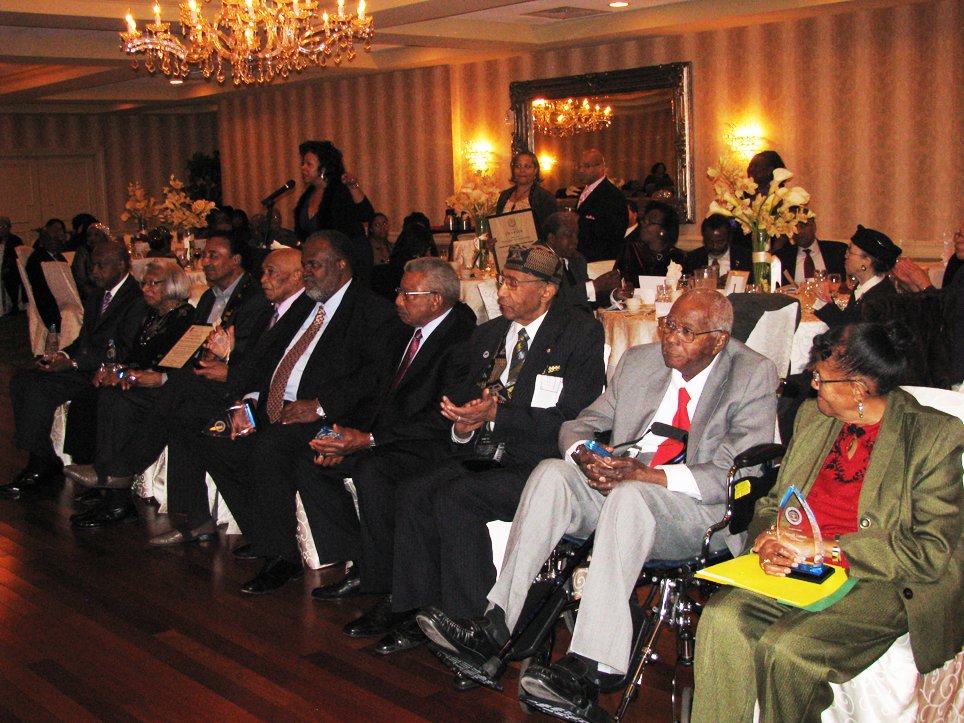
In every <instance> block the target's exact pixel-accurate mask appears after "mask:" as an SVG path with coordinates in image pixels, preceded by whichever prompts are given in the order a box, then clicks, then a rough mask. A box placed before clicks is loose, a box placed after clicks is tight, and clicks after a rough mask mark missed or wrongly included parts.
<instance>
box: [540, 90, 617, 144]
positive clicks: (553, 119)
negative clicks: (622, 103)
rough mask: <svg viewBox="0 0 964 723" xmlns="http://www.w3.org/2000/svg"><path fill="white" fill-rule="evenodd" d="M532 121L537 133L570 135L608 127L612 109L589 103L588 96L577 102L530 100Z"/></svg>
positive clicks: (571, 100) (611, 119)
mask: <svg viewBox="0 0 964 723" xmlns="http://www.w3.org/2000/svg"><path fill="white" fill-rule="evenodd" d="M532 121H533V125H534V126H535V129H536V130H537V131H538V132H539V133H544V134H546V135H550V136H571V135H573V134H575V133H588V132H589V131H595V130H599V129H601V128H608V127H609V125H610V124H611V123H612V122H613V109H612V108H609V107H606V108H600V107H599V106H598V105H597V106H593V105H590V103H589V99H588V98H583V100H582V103H577V102H576V101H575V100H573V99H572V98H568V99H567V100H545V99H543V98H538V99H537V100H534V101H532Z"/></svg>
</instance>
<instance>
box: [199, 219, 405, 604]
mask: <svg viewBox="0 0 964 723" xmlns="http://www.w3.org/2000/svg"><path fill="white" fill-rule="evenodd" d="M353 261H354V256H353V245H352V242H351V241H350V240H349V239H348V238H347V237H346V236H345V235H344V234H342V233H341V232H339V231H319V232H317V233H315V234H312V235H311V236H310V237H309V238H308V240H307V241H306V242H305V243H304V245H303V247H302V261H301V263H302V268H303V270H304V283H305V293H306V294H307V296H308V297H309V299H310V300H311V301H312V302H313V304H312V307H311V308H310V310H309V312H308V314H307V315H306V316H305V320H304V322H303V323H302V324H301V325H299V327H298V328H296V329H294V333H291V334H289V335H287V336H286V337H279V338H278V339H277V341H276V342H275V343H273V344H272V345H271V346H270V347H268V348H266V349H265V350H264V353H263V354H261V355H260V357H259V358H258V359H257V360H255V361H256V364H255V368H253V369H252V370H251V372H250V373H249V374H248V375H246V381H247V382H248V387H247V391H248V392H249V394H248V398H250V399H252V400H254V399H257V402H256V404H257V406H256V413H255V418H256V421H257V434H254V435H251V436H248V437H241V438H238V439H236V440H229V439H218V438H212V437H208V438H205V439H204V440H203V443H202V449H203V451H202V454H201V455H200V457H201V459H203V460H204V461H205V463H206V466H207V469H208V471H209V472H210V473H211V476H212V477H213V478H214V481H215V483H216V484H217V486H218V490H219V491H220V492H221V495H222V496H223V497H224V501H225V502H226V503H227V505H228V508H229V509H230V510H231V512H232V514H233V515H234V518H235V521H236V522H237V523H238V526H239V527H240V528H241V532H242V533H243V534H244V536H245V540H246V541H247V542H248V543H249V545H250V547H249V548H248V549H247V550H245V551H244V553H243V554H245V555H249V556H251V557H263V558H266V559H267V562H266V563H265V565H264V567H263V569H262V570H261V572H260V573H259V574H258V575H257V576H256V577H255V578H254V579H252V580H250V581H249V582H247V583H245V584H244V585H243V586H242V587H241V590H242V591H243V592H246V593H249V594H252V595H263V594H266V593H270V592H274V591H275V590H277V589H279V588H280V587H282V586H284V585H285V584H287V583H288V582H290V581H291V580H294V579H297V578H300V577H301V576H302V575H303V574H304V568H303V567H302V563H301V553H300V551H299V549H298V543H297V540H296V538H295V529H296V527H297V522H296V518H295V495H296V493H297V492H299V491H300V490H301V482H300V478H299V477H298V475H297V469H298V467H299V464H302V463H304V462H305V461H307V462H309V463H310V461H311V459H312V456H313V454H314V453H313V452H312V450H311V448H310V447H309V446H308V443H309V442H310V441H311V440H312V439H313V438H314V436H315V435H316V434H317V433H318V431H319V430H320V429H321V428H322V427H323V426H326V425H331V424H333V423H338V424H340V425H342V426H345V427H351V428H353V429H366V428H368V425H370V424H371V419H372V417H373V416H374V414H375V412H376V410H377V406H376V404H377V401H378V400H379V399H381V398H382V397H383V395H384V393H385V392H386V391H387V389H388V386H389V383H390V382H391V379H392V375H393V373H394V371H395V370H394V366H393V365H392V362H390V361H388V360H389V359H390V358H391V357H392V353H391V350H393V349H395V348H396V347H397V344H398V341H397V339H398V337H399V335H401V334H404V333H405V331H404V330H405V326H404V325H403V324H402V322H401V321H399V319H398V315H397V314H396V313H395V311H394V309H392V307H391V305H390V304H388V303H386V302H385V301H384V300H383V299H379V298H378V297H376V296H374V295H373V294H371V293H370V292H369V291H367V290H366V289H363V288H361V287H360V286H359V285H358V284H357V283H356V282H354V281H353V272H352V268H353V267H352V263H353ZM406 336H407V334H406ZM312 499H313V498H312V496H311V495H310V494H307V492H306V493H305V494H303V500H304V502H305V505H306V508H307V510H308V513H309V517H311V516H313V514H314V513H315V512H316V511H315V510H314V509H312V508H311V500H312Z"/></svg>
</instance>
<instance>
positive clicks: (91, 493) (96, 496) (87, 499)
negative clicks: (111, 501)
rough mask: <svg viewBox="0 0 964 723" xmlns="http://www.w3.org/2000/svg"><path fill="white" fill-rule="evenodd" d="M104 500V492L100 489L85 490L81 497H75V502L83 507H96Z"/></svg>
mask: <svg viewBox="0 0 964 723" xmlns="http://www.w3.org/2000/svg"><path fill="white" fill-rule="evenodd" d="M103 498H104V491H103V490H99V489H89V490H84V491H83V492H81V493H80V494H79V495H74V502H76V503H78V504H81V505H95V504H97V503H98V502H100V501H101V500H102V499H103Z"/></svg>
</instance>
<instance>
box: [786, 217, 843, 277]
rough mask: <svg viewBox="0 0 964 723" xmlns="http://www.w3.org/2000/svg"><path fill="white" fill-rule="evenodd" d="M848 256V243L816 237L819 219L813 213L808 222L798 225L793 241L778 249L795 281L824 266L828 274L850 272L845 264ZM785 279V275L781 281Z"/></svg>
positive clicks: (788, 272)
mask: <svg viewBox="0 0 964 723" xmlns="http://www.w3.org/2000/svg"><path fill="white" fill-rule="evenodd" d="M846 256H847V244H845V243H840V242H839V241H818V240H817V220H816V218H814V217H813V216H811V217H810V218H809V219H808V220H807V222H806V223H801V224H799V225H798V226H797V232H796V233H795V234H793V243H792V244H787V245H786V246H784V247H783V248H782V249H780V250H779V251H777V258H779V259H780V265H781V266H782V267H783V270H784V271H785V272H786V273H787V274H789V275H790V278H792V279H793V282H794V283H795V284H800V283H801V282H802V281H803V280H804V279H809V278H812V277H813V275H814V272H815V271H819V270H821V269H825V270H826V271H827V273H828V274H840V276H841V277H843V276H844V275H845V274H846V273H847V271H846V269H845V268H844V260H845V259H846ZM786 280H787V279H786V276H785V275H784V277H783V279H782V281H784V282H785V281H786Z"/></svg>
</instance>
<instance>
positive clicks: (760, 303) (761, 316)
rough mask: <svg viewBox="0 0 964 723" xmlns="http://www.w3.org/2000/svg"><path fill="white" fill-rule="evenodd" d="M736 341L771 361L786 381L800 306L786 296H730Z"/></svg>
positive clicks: (733, 333)
mask: <svg viewBox="0 0 964 723" xmlns="http://www.w3.org/2000/svg"><path fill="white" fill-rule="evenodd" d="M727 298H728V299H729V300H730V303H731V304H733V332H732V335H733V338H734V339H738V340H739V341H742V342H743V343H744V344H746V345H747V346H748V347H750V348H751V349H752V350H753V351H755V352H757V353H758V354H762V355H763V356H765V357H766V358H767V359H770V360H771V361H772V362H773V364H774V366H776V368H777V374H778V375H779V376H780V377H781V378H783V377H786V375H787V373H788V371H789V370H790V355H791V352H792V351H793V334H794V332H795V331H796V330H797V326H798V325H799V323H800V304H799V302H798V301H797V300H796V299H793V298H791V297H789V296H785V295H783V294H730V295H729V296H728V297H727Z"/></svg>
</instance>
